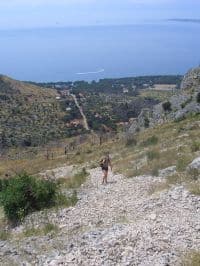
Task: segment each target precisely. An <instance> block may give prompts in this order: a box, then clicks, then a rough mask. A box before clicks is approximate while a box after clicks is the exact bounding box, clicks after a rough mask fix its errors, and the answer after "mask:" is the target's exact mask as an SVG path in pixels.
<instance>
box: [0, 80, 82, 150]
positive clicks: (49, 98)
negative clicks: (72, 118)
mask: <svg viewBox="0 0 200 266" xmlns="http://www.w3.org/2000/svg"><path fill="white" fill-rule="evenodd" d="M56 97H58V93H57V91H56V90H53V89H44V88H40V87H38V86H35V85H31V84H27V83H23V82H19V81H15V80H12V79H10V78H8V77H5V76H0V147H1V148H8V147H12V146H40V145H42V144H45V143H47V142H48V141H50V140H55V139H60V138H64V137H67V136H71V130H73V128H67V127H66V125H65V120H64V117H65V115H66V112H65V110H63V108H62V105H61V103H60V102H59V101H57V100H56ZM74 108H75V109H76V107H74ZM76 112H77V114H78V111H77V110H76ZM80 130H81V126H80ZM81 132H82V131H81ZM78 133H80V132H79V131H78V129H77V128H76V130H75V131H74V134H78Z"/></svg>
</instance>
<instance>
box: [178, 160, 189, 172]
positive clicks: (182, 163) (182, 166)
mask: <svg viewBox="0 0 200 266" xmlns="http://www.w3.org/2000/svg"><path fill="white" fill-rule="evenodd" d="M189 163H190V158H188V157H186V156H185V157H184V156H183V157H181V158H179V159H178V160H177V163H176V168H177V170H178V171H179V172H181V171H184V170H185V169H186V167H187V166H188V164H189Z"/></svg>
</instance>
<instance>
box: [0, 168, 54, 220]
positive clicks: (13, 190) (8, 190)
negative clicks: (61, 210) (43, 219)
mask: <svg viewBox="0 0 200 266" xmlns="http://www.w3.org/2000/svg"><path fill="white" fill-rule="evenodd" d="M57 188H58V186H57V184H56V183H54V182H52V181H48V180H41V179H38V178H36V177H33V176H29V175H27V174H25V173H24V174H21V175H18V176H16V177H14V178H12V179H10V180H9V182H8V185H7V186H6V187H5V189H3V190H2V192H1V203H2V205H3V208H4V212H5V215H6V216H7V218H8V219H9V220H10V221H12V222H18V221H21V220H22V219H23V218H24V217H25V216H26V215H27V214H28V213H30V212H33V211H36V210H41V209H42V208H46V207H50V206H52V205H54V204H55V198H56V193H57Z"/></svg>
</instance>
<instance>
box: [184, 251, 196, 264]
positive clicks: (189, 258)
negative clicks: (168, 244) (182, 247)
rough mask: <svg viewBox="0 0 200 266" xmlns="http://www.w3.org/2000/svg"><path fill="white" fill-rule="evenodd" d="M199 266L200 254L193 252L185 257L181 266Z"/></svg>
mask: <svg viewBox="0 0 200 266" xmlns="http://www.w3.org/2000/svg"><path fill="white" fill-rule="evenodd" d="M199 265H200V252H197V251H193V252H190V253H189V254H187V255H186V256H185V258H184V259H183V261H182V263H181V266H199Z"/></svg>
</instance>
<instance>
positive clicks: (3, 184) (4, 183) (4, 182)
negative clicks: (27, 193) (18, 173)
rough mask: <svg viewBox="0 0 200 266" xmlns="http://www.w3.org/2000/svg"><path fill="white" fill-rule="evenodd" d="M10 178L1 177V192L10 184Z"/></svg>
mask: <svg viewBox="0 0 200 266" xmlns="http://www.w3.org/2000/svg"><path fill="white" fill-rule="evenodd" d="M8 183H9V180H8V179H0V192H1V191H2V190H4V189H5V188H6V187H7V186H8Z"/></svg>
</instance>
